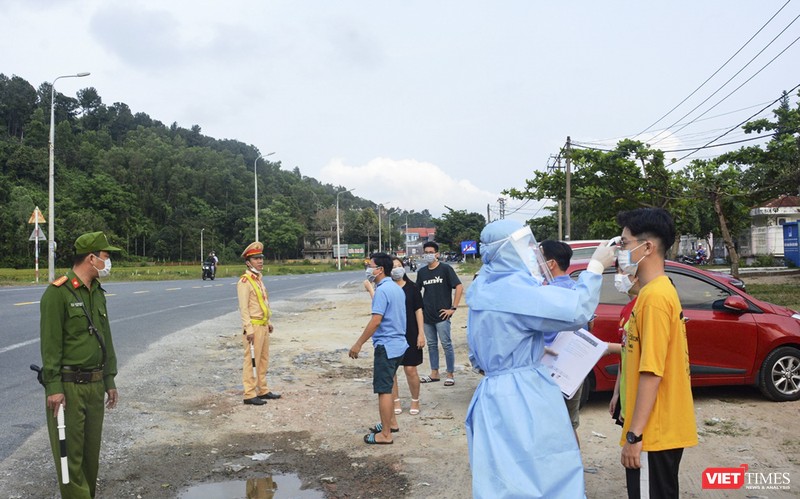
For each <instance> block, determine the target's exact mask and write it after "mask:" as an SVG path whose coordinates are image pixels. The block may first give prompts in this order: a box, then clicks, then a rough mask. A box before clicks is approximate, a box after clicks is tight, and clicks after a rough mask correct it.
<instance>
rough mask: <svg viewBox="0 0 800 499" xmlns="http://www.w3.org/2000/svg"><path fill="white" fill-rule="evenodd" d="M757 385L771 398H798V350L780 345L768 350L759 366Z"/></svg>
mask: <svg viewBox="0 0 800 499" xmlns="http://www.w3.org/2000/svg"><path fill="white" fill-rule="evenodd" d="M759 385H760V386H759V388H760V389H761V393H763V394H764V395H765V396H766V397H767V398H769V399H771V400H775V401H778V402H786V401H789V400H800V350H798V349H796V348H794V347H780V348H776V349H775V350H773V351H772V352H770V354H769V355H767V358H766V360H764V364H763V365H762V366H761V375H760V383H759Z"/></svg>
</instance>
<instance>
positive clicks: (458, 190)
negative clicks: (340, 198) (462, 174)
mask: <svg viewBox="0 0 800 499" xmlns="http://www.w3.org/2000/svg"><path fill="white" fill-rule="evenodd" d="M320 180H321V181H323V182H327V183H331V184H334V185H341V186H343V187H346V188H348V189H351V188H355V191H353V194H354V195H357V196H359V197H362V198H366V199H370V200H372V201H374V202H376V203H379V204H384V206H389V207H396V208H400V209H406V210H415V211H422V210H428V211H429V212H430V213H431V214H432V215H434V216H441V214H442V213H443V212H445V211H447V208H445V206H448V207H450V208H452V209H454V210H466V211H468V212H476V213H481V214H482V215H484V216H486V205H487V204H496V203H497V198H498V197H499V194H496V193H492V192H489V191H485V190H482V189H480V188H478V187H476V186H475V185H474V184H473V183H472V182H470V181H469V180H466V179H458V178H453V177H451V176H450V175H448V174H447V173H445V172H444V171H443V170H442V169H441V168H440V167H438V166H437V165H434V164H432V163H427V162H424V161H417V160H415V159H401V160H396V159H391V158H375V159H372V160H370V161H369V162H367V163H366V164H364V165H360V166H357V165H348V164H346V163H345V161H344V160H342V159H334V160H331V161H330V162H329V163H328V164H327V165H326V166H325V167H323V168H322V170H321V172H320Z"/></svg>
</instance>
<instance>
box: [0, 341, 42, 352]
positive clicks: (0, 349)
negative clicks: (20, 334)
mask: <svg viewBox="0 0 800 499" xmlns="http://www.w3.org/2000/svg"><path fill="white" fill-rule="evenodd" d="M34 343H39V338H36V339H33V340H28V341H23V342H22V343H17V344H16V345H9V346H7V347H3V348H0V353H6V352H8V351H11V350H14V349H17V348H22V347H26V346H28V345H32V344H34Z"/></svg>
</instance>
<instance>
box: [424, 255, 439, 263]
mask: <svg viewBox="0 0 800 499" xmlns="http://www.w3.org/2000/svg"><path fill="white" fill-rule="evenodd" d="M422 261H423V262H425V264H426V265H430V264H432V263H433V262H435V261H436V253H423V255H422Z"/></svg>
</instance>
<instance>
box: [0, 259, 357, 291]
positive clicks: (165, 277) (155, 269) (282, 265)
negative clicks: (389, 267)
mask: <svg viewBox="0 0 800 499" xmlns="http://www.w3.org/2000/svg"><path fill="white" fill-rule="evenodd" d="M354 269H357V270H360V269H361V267H360V266H358V267H357V268H356V267H353V266H352V265H351V266H349V267H347V268H346V269H345V268H344V267H343V268H342V270H354ZM67 270H68V269H66V268H57V269H56V277H58V276H62V275H64V274H65V273H66V272H67ZM243 271H244V264H241V265H220V266H219V267H218V268H217V277H220V278H222V277H238V276H240V275H242V272H243ZM317 272H336V264H334V263H314V262H308V261H299V262H272V261H267V262H265V263H264V274H265V275H287V274H314V273H317ZM35 277H36V273H35V272H34V270H33V269H0V285H5V286H8V285H16V286H19V285H27V284H35ZM200 278H201V268H200V265H199V264H195V265H157V264H145V265H135V266H133V265H132V266H127V265H117V264H115V265H114V266H113V268H112V269H111V276H109V277H107V278H105V279H103V282H120V281H172V280H189V279H200ZM39 283H40V284H46V283H47V267H45V268H41V267H40V268H39Z"/></svg>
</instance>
